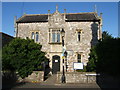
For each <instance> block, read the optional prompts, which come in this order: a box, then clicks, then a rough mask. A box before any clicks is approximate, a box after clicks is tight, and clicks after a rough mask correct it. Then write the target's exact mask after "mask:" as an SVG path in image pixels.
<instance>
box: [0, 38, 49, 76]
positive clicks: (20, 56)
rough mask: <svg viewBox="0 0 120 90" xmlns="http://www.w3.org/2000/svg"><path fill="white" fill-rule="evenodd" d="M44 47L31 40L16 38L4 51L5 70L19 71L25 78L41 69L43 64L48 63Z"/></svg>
mask: <svg viewBox="0 0 120 90" xmlns="http://www.w3.org/2000/svg"><path fill="white" fill-rule="evenodd" d="M41 48H42V46H41V45H40V44H37V43H34V41H33V40H30V39H28V38H27V39H20V38H15V39H13V40H12V41H11V42H10V43H9V44H7V45H6V46H5V47H3V51H2V68H3V70H11V71H17V72H18V74H19V75H20V76H21V77H22V78H24V77H26V76H28V75H29V74H31V73H32V71H33V70H39V69H41V63H42V62H43V61H47V60H48V59H47V58H46V57H45V52H42V51H41Z"/></svg>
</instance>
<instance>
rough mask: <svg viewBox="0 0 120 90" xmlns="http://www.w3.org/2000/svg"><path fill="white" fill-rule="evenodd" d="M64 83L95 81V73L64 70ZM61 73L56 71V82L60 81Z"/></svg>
mask: <svg viewBox="0 0 120 90" xmlns="http://www.w3.org/2000/svg"><path fill="white" fill-rule="evenodd" d="M65 76H66V83H96V73H91V72H66V73H65ZM61 77H62V73H60V72H59V73H57V82H58V83H61Z"/></svg>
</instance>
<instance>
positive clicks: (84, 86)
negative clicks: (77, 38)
mask: <svg viewBox="0 0 120 90" xmlns="http://www.w3.org/2000/svg"><path fill="white" fill-rule="evenodd" d="M16 88H98V89H100V87H99V86H98V85H97V84H66V83H65V84H54V85H52V84H50V85H48V84H47V85H46V84H41V83H25V84H24V85H20V86H16V87H14V88H12V90H14V89H16Z"/></svg>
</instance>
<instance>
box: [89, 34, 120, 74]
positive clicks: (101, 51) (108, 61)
mask: <svg viewBox="0 0 120 90" xmlns="http://www.w3.org/2000/svg"><path fill="white" fill-rule="evenodd" d="M119 46H120V38H113V37H112V36H111V35H109V33H107V32H103V38H102V41H99V43H98V44H97V45H95V46H94V47H92V48H91V52H90V58H89V62H88V63H87V71H96V72H101V73H107V74H110V75H113V76H119V75H120V74H119V73H118V68H119V63H120V60H119V55H118V53H119V51H120V47H119Z"/></svg>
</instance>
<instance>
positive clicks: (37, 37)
mask: <svg viewBox="0 0 120 90" xmlns="http://www.w3.org/2000/svg"><path fill="white" fill-rule="evenodd" d="M38 40H39V33H38V32H36V42H38Z"/></svg>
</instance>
